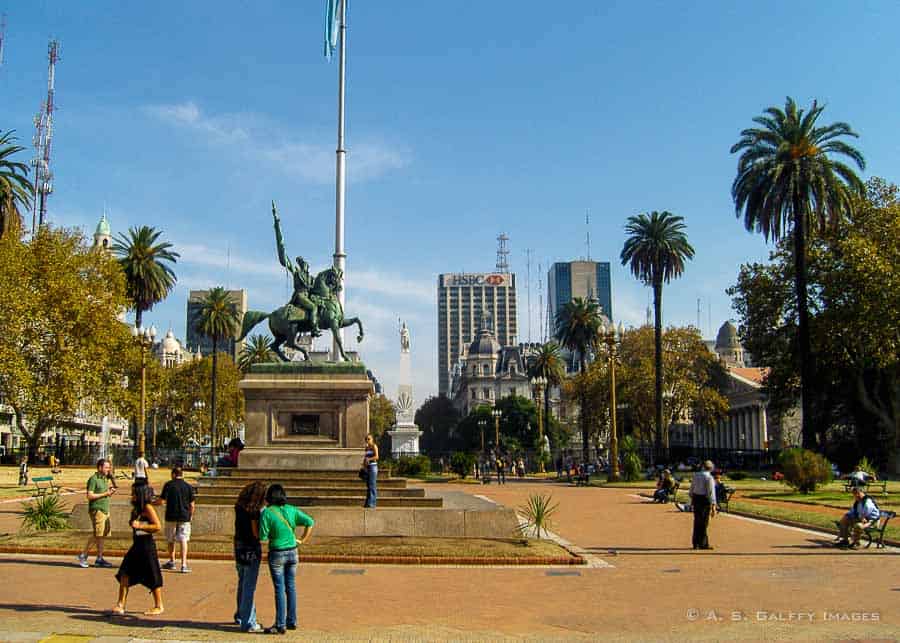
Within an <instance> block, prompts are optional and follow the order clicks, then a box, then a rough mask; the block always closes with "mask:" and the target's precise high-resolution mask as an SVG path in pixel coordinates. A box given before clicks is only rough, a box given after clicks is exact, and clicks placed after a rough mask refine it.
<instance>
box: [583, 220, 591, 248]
mask: <svg viewBox="0 0 900 643" xmlns="http://www.w3.org/2000/svg"><path fill="white" fill-rule="evenodd" d="M584 227H585V231H586V233H587V239H586V241H587V260H588V261H590V260H591V211H590V210H586V211H585V213H584Z"/></svg>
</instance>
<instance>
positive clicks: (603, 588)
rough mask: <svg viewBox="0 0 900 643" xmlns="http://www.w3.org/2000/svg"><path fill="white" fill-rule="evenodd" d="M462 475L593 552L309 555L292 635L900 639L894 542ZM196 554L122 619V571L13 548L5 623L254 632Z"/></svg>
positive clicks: (31, 636)
mask: <svg viewBox="0 0 900 643" xmlns="http://www.w3.org/2000/svg"><path fill="white" fill-rule="evenodd" d="M434 487H437V486H432V485H429V488H434ZM446 487H447V488H448V489H451V488H452V489H453V490H454V491H458V490H461V489H462V490H465V491H466V492H468V493H471V494H477V495H482V496H484V497H487V498H489V499H491V500H493V501H496V502H499V503H502V504H505V505H508V506H520V505H522V504H524V502H525V500H526V498H527V497H528V496H529V495H530V494H533V493H548V492H549V493H552V494H553V497H554V499H555V500H557V501H558V502H559V510H558V513H557V515H556V525H555V528H554V531H555V532H556V533H557V534H558V535H559V536H561V537H562V538H564V539H565V540H568V541H570V542H571V543H573V544H575V545H577V546H578V547H580V548H583V549H584V550H586V551H587V552H588V553H589V554H590V555H591V558H592V559H593V561H592V562H593V565H592V566H590V567H589V568H475V567H469V568H442V567H405V566H361V565H343V566H342V565H301V568H300V570H299V572H298V579H297V580H298V607H299V610H300V619H301V620H300V623H301V629H300V630H298V631H297V632H289V633H288V634H289V637H293V638H296V639H302V638H313V639H332V640H368V639H381V640H388V639H393V640H404V639H405V640H413V639H418V640H448V639H452V640H501V639H505V638H530V639H533V640H563V639H585V640H597V639H598V638H600V637H602V638H604V639H621V640H685V639H707V640H721V639H740V640H748V639H751V640H759V639H785V640H788V639H789V640H794V639H817V640H821V639H834V638H853V639H856V640H860V639H870V640H872V639H877V640H895V639H896V638H897V636H898V632H900V576H898V573H897V572H898V569H900V567H898V563H900V560H898V557H897V555H898V552H897V551H896V550H893V549H888V550H881V551H875V550H868V551H867V550H861V551H856V552H845V551H839V550H836V549H833V548H831V547H829V546H828V545H827V543H828V542H829V541H830V540H831V537H830V536H827V535H824V534H817V533H814V532H808V531H804V530H798V529H793V528H786V527H781V526H777V525H773V524H770V523H763V522H758V521H753V520H748V519H744V518H739V517H736V516H729V515H720V516H718V517H716V518H715V519H714V520H713V521H712V526H711V529H710V534H711V543H712V544H713V546H714V547H715V550H714V551H711V552H694V551H692V550H691V548H690V530H691V517H690V515H688V514H684V513H680V512H678V511H676V510H675V509H674V508H673V507H672V505H665V506H662V505H655V504H651V503H649V502H648V501H647V500H646V499H644V498H641V497H639V496H637V495H636V494H637V491H635V490H627V489H604V488H583V487H582V488H576V487H570V486H566V485H560V484H547V483H519V482H516V483H511V484H508V485H506V486H504V487H497V486H496V485H493V484H492V485H487V486H477V485H446ZM8 507H9V505H5V506H0V512H3V513H5V516H0V525H2V524H6V523H8V521H9V518H10V516H9V513H8V512H9V510H8ZM4 510H5V511H4ZM114 562H116V563H118V560H114ZM192 567H193V569H194V572H193V573H192V574H188V575H182V574H167V575H166V576H165V583H166V584H165V587H164V590H163V591H164V599H165V604H166V613H165V615H164V616H162V617H157V618H150V617H143V616H140V615H139V614H140V612H141V611H143V610H144V609H146V608H148V607H149V606H150V605H151V599H150V596H149V595H148V594H146V593H144V592H143V591H142V590H140V589H139V588H135V589H134V591H133V593H132V596H131V599H130V601H129V604H128V608H129V612H130V615H129V616H128V617H125V618H112V617H110V616H108V615H107V614H106V613H105V610H107V609H108V608H110V607H111V606H112V604H113V602H114V600H115V591H116V583H115V580H114V578H113V573H114V570H100V569H93V568H91V569H87V570H85V569H80V568H78V567H76V566H75V565H74V561H73V560H72V559H71V557H52V556H32V555H27V556H23V555H4V556H2V557H0V569H2V573H0V578H3V581H4V582H3V583H2V584H0V632H2V636H0V638H2V639H3V640H22V641H29V640H35V641H37V640H45V639H47V640H92V639H94V640H103V641H114V640H134V639H151V640H212V639H236V638H249V635H244V636H243V637H242V636H241V635H240V634H239V633H238V632H237V631H236V628H234V626H232V625H230V624H229V621H230V617H231V614H232V612H233V610H234V604H233V596H234V590H235V580H236V579H235V573H234V569H233V567H232V566H231V565H230V564H229V563H227V562H212V561H209V562H207V561H196V562H195V563H193V564H192ZM257 607H258V610H259V614H260V619H259V620H260V622H261V623H263V624H266V625H268V624H271V622H272V621H273V618H274V608H273V604H272V589H271V583H270V580H269V576H268V573H267V572H266V571H265V567H264V568H263V571H262V572H261V574H260V580H259V586H258V592H257ZM64 634H68V635H78V636H80V637H85V638H78V639H72V638H69V639H66V638H62V635H64ZM48 637H53V638H48Z"/></svg>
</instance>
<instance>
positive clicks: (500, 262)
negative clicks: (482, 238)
mask: <svg viewBox="0 0 900 643" xmlns="http://www.w3.org/2000/svg"><path fill="white" fill-rule="evenodd" d="M508 242H509V237H508V236H506V233H505V232H501V233H500V236H499V237H497V272H504V273H505V272H509V247H508V246H507V245H506V244H507V243H508Z"/></svg>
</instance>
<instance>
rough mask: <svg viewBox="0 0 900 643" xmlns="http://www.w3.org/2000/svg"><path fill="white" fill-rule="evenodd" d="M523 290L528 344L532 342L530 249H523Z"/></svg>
mask: <svg viewBox="0 0 900 643" xmlns="http://www.w3.org/2000/svg"><path fill="white" fill-rule="evenodd" d="M525 266H526V272H525V288H526V289H527V291H528V343H529V344H530V343H531V342H532V339H531V317H532V311H531V248H525Z"/></svg>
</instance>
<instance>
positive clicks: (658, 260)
mask: <svg viewBox="0 0 900 643" xmlns="http://www.w3.org/2000/svg"><path fill="white" fill-rule="evenodd" d="M683 222H684V218H683V217H679V216H676V215H674V214H672V213H671V212H667V211H665V210H664V211H663V212H657V211H655V210H654V211H653V212H651V213H649V214H639V215H637V216H632V217H628V222H627V223H626V224H625V232H627V233H628V238H627V239H626V240H625V245H624V246H623V247H622V253H621V255H620V257H619V258H620V259H621V260H622V265H623V266H624V265H628V264H630V267H631V273H632V274H633V275H634V276H635V277H637V278H638V279H640V280H641V281H643V282H644V283H645V284H646V285H648V286H651V287H652V288H653V314H654V339H655V340H656V341H655V347H654V357H655V362H654V371H655V373H654V374H655V376H656V421H655V424H656V451H657V453H661V451H662V446H663V435H664V432H666V429H667V428H668V427H663V366H662V288H663V283H669V282H670V281H671V280H672V279H675V278H677V277H680V276H681V273H683V272H684V262H685V260H687V259H692V258H693V257H694V249H693V248H692V247H691V244H690V243H688V240H687V235H686V234H685V232H684V230H685V226H684V223H683ZM666 442H668V440H666Z"/></svg>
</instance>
